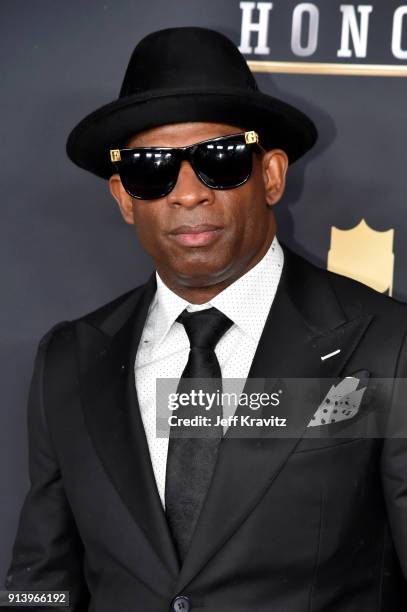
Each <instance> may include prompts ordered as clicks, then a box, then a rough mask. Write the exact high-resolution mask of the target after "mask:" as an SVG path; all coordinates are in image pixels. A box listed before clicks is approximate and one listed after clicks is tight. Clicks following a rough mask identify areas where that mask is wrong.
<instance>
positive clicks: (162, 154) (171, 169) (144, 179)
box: [119, 149, 179, 200]
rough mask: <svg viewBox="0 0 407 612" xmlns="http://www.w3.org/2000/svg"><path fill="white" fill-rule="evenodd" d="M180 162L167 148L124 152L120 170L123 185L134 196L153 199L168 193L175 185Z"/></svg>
mask: <svg viewBox="0 0 407 612" xmlns="http://www.w3.org/2000/svg"><path fill="white" fill-rule="evenodd" d="M178 169H179V163H178V162H177V159H176V156H175V155H174V154H173V153H171V152H170V151H168V150H167V151H166V150H161V151H160V150H157V149H156V150H141V149H139V150H138V151H128V152H125V151H123V152H122V161H121V163H120V167H119V172H120V178H121V181H122V183H123V187H124V188H125V189H126V191H127V192H128V193H130V194H131V195H132V196H133V197H135V198H139V199H143V200H153V199H155V198H160V197H163V196H164V195H166V194H167V193H168V192H169V191H170V190H171V189H172V188H173V187H174V185H175V183H176V181H177V176H178Z"/></svg>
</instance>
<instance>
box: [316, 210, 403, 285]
mask: <svg viewBox="0 0 407 612" xmlns="http://www.w3.org/2000/svg"><path fill="white" fill-rule="evenodd" d="M393 239H394V229H389V230H386V231H384V232H378V231H376V230H374V229H372V228H371V227H369V225H368V224H367V223H366V221H365V220H364V219H362V220H361V221H360V223H359V224H358V225H356V226H355V227H352V228H351V229H349V230H341V229H338V228H337V227H335V226H332V231H331V246H330V249H329V252H328V265H327V267H328V270H330V271H331V272H336V273H337V274H343V275H344V276H349V277H350V278H354V279H355V280H357V281H359V282H361V283H364V284H365V285H368V286H369V287H372V288H373V289H375V290H376V291H380V292H382V293H384V292H385V291H388V292H389V295H392V294H393V271H394V254H393Z"/></svg>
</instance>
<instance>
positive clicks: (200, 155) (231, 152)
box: [193, 139, 252, 189]
mask: <svg viewBox="0 0 407 612" xmlns="http://www.w3.org/2000/svg"><path fill="white" fill-rule="evenodd" d="M193 161H194V163H195V168H196V171H197V172H198V174H199V175H200V176H201V178H202V179H203V180H204V181H205V183H206V184H207V185H209V186H210V187H214V188H216V189H230V188H233V187H237V186H238V185H241V184H242V183H244V182H245V181H246V180H247V179H248V178H249V176H250V173H251V169H252V151H251V148H250V147H248V146H247V145H246V144H244V143H243V142H241V141H239V140H233V139H225V140H219V141H217V142H212V143H209V142H208V143H205V144H201V145H199V146H198V147H197V148H196V150H195V152H194V155H193Z"/></svg>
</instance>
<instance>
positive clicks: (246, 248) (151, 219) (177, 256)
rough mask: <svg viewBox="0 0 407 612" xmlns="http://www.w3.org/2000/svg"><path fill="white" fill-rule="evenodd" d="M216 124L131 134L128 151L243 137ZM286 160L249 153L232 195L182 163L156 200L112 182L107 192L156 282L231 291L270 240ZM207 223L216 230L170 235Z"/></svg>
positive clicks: (281, 154)
mask: <svg viewBox="0 0 407 612" xmlns="http://www.w3.org/2000/svg"><path fill="white" fill-rule="evenodd" d="M242 131H244V130H242V129H241V128H239V127H236V126H231V125H226V124H222V123H219V124H217V123H195V122H194V123H179V124H171V125H165V126H161V127H157V128H153V129H150V130H146V131H144V132H140V133H138V134H136V135H135V136H134V137H133V138H131V139H130V140H129V141H128V143H127V147H128V148H131V147H145V146H160V147H183V146H187V145H190V144H193V143H196V142H199V141H201V140H207V139H209V138H215V137H217V136H222V135H226V134H234V133H236V132H242ZM286 168H287V156H286V155H285V153H284V152H283V151H279V150H273V151H268V152H267V153H264V154H263V155H255V154H253V170H252V174H251V176H250V178H249V180H248V181H247V182H246V183H245V184H243V185H241V186H240V187H237V188H235V189H226V190H217V189H211V188H210V187H207V186H206V185H204V184H203V183H202V182H201V181H200V180H199V178H198V177H197V176H196V174H195V172H194V170H193V169H192V167H191V165H190V164H189V162H187V161H183V162H182V164H181V168H180V172H179V176H178V180H177V183H176V185H175V187H174V189H173V190H172V191H171V192H170V193H169V194H168V195H166V196H164V197H162V198H158V199H155V200H136V199H134V198H132V197H131V196H130V195H128V194H127V193H126V192H125V190H124V188H123V186H122V184H121V181H120V179H119V176H118V175H113V177H111V179H110V181H109V183H110V189H111V191H112V194H113V196H114V197H115V198H116V200H117V201H118V203H119V206H120V209H121V212H122V215H123V217H124V219H125V220H126V222H127V223H133V224H134V226H135V229H136V232H137V234H138V237H139V240H140V242H141V244H142V245H143V247H144V249H145V250H146V251H147V252H148V253H149V254H150V255H151V257H152V258H153V260H154V263H155V266H156V269H157V271H158V273H159V274H160V276H161V278H162V279H163V280H164V282H166V283H167V284H168V286H170V287H172V288H176V287H191V288H192V287H208V286H210V285H216V284H218V283H224V282H226V283H227V284H229V283H230V282H233V281H234V280H236V279H237V278H239V276H241V275H242V274H244V273H245V272H246V271H247V270H248V269H250V268H251V267H252V266H253V265H255V263H257V261H259V260H260V259H261V258H262V257H263V255H264V254H265V252H266V251H267V249H268V247H269V245H270V244H271V241H272V239H273V237H274V234H275V220H274V215H273V213H272V210H271V205H272V204H274V203H275V202H277V201H278V199H280V197H281V195H282V193H283V190H284V180H285V172H286ZM202 224H209V225H211V226H214V227H215V228H216V229H213V230H210V231H207V232H204V233H202V234H200V235H199V236H197V235H196V234H195V235H194V236H191V235H188V227H187V228H185V233H182V234H179V233H178V234H177V233H175V232H176V231H177V229H178V228H180V226H189V227H191V228H194V227H196V226H199V225H202Z"/></svg>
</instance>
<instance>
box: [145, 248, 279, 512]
mask: <svg viewBox="0 0 407 612" xmlns="http://www.w3.org/2000/svg"><path fill="white" fill-rule="evenodd" d="M283 264H284V254H283V250H282V248H281V246H280V244H279V242H278V240H277V237H276V236H275V237H274V240H273V242H272V244H271V245H270V248H269V250H268V251H267V253H266V254H265V255H264V256H263V258H262V259H261V260H260V261H259V262H258V263H257V264H256V265H255V266H254V267H253V268H251V269H250V270H249V271H248V272H246V274H244V275H243V276H241V277H240V278H238V279H237V280H236V281H235V282H234V283H232V284H231V285H229V286H228V287H226V289H224V290H223V291H221V292H220V293H218V295H216V296H215V297H214V298H212V299H211V300H210V302H206V303H205V304H191V303H189V302H188V301H186V300H184V299H183V298H181V297H180V296H179V295H177V294H176V293H174V292H173V291H172V290H171V289H169V288H168V287H167V285H165V284H164V282H163V281H162V280H161V278H160V276H159V274H158V273H157V272H156V279H157V291H156V293H155V296H154V298H153V300H152V302H151V305H150V309H149V312H148V315H147V319H146V324H145V326H144V330H143V333H142V336H141V340H140V344H139V348H138V351H137V355H136V359H135V367H134V371H135V384H136V389H137V395H138V399H139V405H140V411H141V417H142V420H143V424H144V429H145V433H146V437H147V443H148V447H149V451H150V457H151V462H152V466H153V471H154V475H155V479H156V483H157V488H158V492H159V495H160V498H161V502H162V504H163V506H164V508H165V473H166V465H167V452H168V437H157V435H156V379H157V378H170V379H174V382H175V383H177V381H178V380H179V378H180V377H181V375H182V372H183V370H184V368H185V365H186V363H187V361H188V354H189V348H190V347H189V340H188V336H187V333H186V331H185V328H184V326H183V325H182V323H179V322H178V321H176V318H177V317H178V315H180V314H181V312H182V311H183V310H184V309H185V308H186V309H187V310H189V311H196V310H201V309H204V308H210V307H212V306H215V308H217V309H218V310H220V311H221V312H223V313H224V314H225V315H226V316H227V317H229V318H230V319H231V320H232V321H233V323H234V325H232V326H231V327H230V328H229V329H228V330H227V331H226V332H225V333H224V335H223V336H222V337H221V338H220V340H219V341H218V343H217V345H216V347H215V353H216V357H217V359H218V361H219V365H220V368H221V371H222V379H223V391H224V392H232V391H233V392H234V393H236V394H239V393H240V392H241V390H243V387H244V383H245V380H246V378H247V375H248V373H249V370H250V366H251V363H252V361H253V357H254V354H255V352H256V348H257V345H258V342H259V339H260V336H261V333H262V331H263V327H264V324H265V322H266V319H267V315H268V313H269V310H270V308H271V305H272V303H273V299H274V296H275V294H276V291H277V286H278V283H279V280H280V276H281V272H282V268H283ZM225 379H226V380H225ZM231 379H235V380H231ZM237 379H238V380H237ZM228 383H229V386H228ZM175 390H176V386H175V388H174V391H175ZM235 408H236V406H229V407H228V412H227V414H226V413H225V406H224V416H229V415H231V414H233V413H234V410H235ZM224 431H225V428H224Z"/></svg>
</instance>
